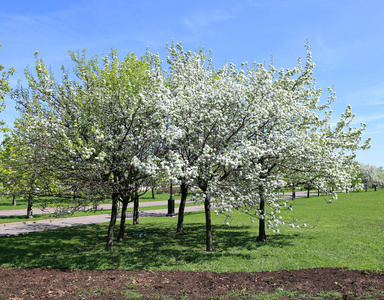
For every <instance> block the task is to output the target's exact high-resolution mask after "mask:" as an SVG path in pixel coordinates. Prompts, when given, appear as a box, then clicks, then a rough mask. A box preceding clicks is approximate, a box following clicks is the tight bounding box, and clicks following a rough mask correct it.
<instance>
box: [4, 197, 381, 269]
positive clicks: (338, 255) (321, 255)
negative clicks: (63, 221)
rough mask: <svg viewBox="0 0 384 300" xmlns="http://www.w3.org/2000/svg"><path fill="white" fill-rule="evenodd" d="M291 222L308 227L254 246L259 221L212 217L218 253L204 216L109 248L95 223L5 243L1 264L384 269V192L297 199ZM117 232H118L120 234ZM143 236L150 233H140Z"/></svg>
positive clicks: (150, 223) (154, 227) (136, 229)
mask: <svg viewBox="0 0 384 300" xmlns="http://www.w3.org/2000/svg"><path fill="white" fill-rule="evenodd" d="M283 214H284V216H285V218H287V219H292V218H294V219H298V222H299V223H304V222H305V223H307V225H308V228H302V229H297V228H295V229H292V228H290V227H282V228H280V233H273V232H272V231H271V230H268V232H267V234H268V241H267V242H265V243H260V242H256V241H255V240H256V237H257V230H258V227H257V224H256V222H255V223H250V222H249V218H248V217H247V216H245V215H243V214H240V213H235V214H234V216H233V218H232V221H231V226H226V225H224V218H223V217H221V216H220V217H215V216H213V237H214V244H215V251H214V252H212V253H208V252H206V251H204V249H205V223H204V213H203V212H194V213H187V214H186V216H185V226H184V227H185V230H186V234H184V235H180V234H175V228H176V223H177V218H167V217H157V218H146V219H140V224H139V225H135V226H132V225H127V235H128V236H127V238H126V239H125V241H124V242H123V243H115V247H114V250H113V251H110V252H106V251H104V246H105V235H106V232H107V228H108V224H94V225H87V226H77V227H71V228H63V229H58V230H53V231H45V232H38V233H30V234H28V235H23V236H15V237H7V238H0V253H1V256H0V265H2V266H4V267H19V266H24V267H45V268H75V269H126V270H135V269H162V270H169V269H178V270H188V271H194V270H206V271H208V270H209V271H215V272H235V271H236V272H239V271H245V272H253V271H256V272H257V271H268V270H281V269H287V270H294V269H305V268H319V267H346V268H349V269H358V270H380V271H383V270H384V260H383V257H384V239H383V236H384V219H383V216H384V191H383V190H379V191H378V192H368V193H366V192H359V193H350V194H340V195H339V200H337V201H334V203H333V204H326V203H325V201H324V200H323V199H322V198H318V197H312V198H309V199H307V198H302V199H297V200H296V203H295V209H294V211H293V213H292V212H289V211H284V212H283ZM117 230H118V228H116V233H117ZM134 233H145V234H134Z"/></svg>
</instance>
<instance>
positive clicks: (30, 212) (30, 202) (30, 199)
mask: <svg viewBox="0 0 384 300" xmlns="http://www.w3.org/2000/svg"><path fill="white" fill-rule="evenodd" d="M32 206H33V196H32V195H29V196H28V207H27V218H28V219H29V218H33V210H32Z"/></svg>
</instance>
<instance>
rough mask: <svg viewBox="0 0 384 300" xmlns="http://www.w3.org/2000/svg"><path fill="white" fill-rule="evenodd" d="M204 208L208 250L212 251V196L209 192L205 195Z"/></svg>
mask: <svg viewBox="0 0 384 300" xmlns="http://www.w3.org/2000/svg"><path fill="white" fill-rule="evenodd" d="M205 193H206V192H205ZM204 208H205V226H206V244H207V251H209V252H211V251H213V238H212V222H211V197H210V195H208V194H206V196H205V201H204Z"/></svg>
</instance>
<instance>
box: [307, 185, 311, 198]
mask: <svg viewBox="0 0 384 300" xmlns="http://www.w3.org/2000/svg"><path fill="white" fill-rule="evenodd" d="M310 192H311V188H310V187H308V190H307V198H309V194H310Z"/></svg>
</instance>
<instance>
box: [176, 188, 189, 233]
mask: <svg viewBox="0 0 384 300" xmlns="http://www.w3.org/2000/svg"><path fill="white" fill-rule="evenodd" d="M180 191H181V200H180V206H179V215H178V221H177V230H176V233H184V227H183V225H184V210H185V204H186V203H187V196H188V185H187V184H186V183H185V182H182V183H181V185H180Z"/></svg>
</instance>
